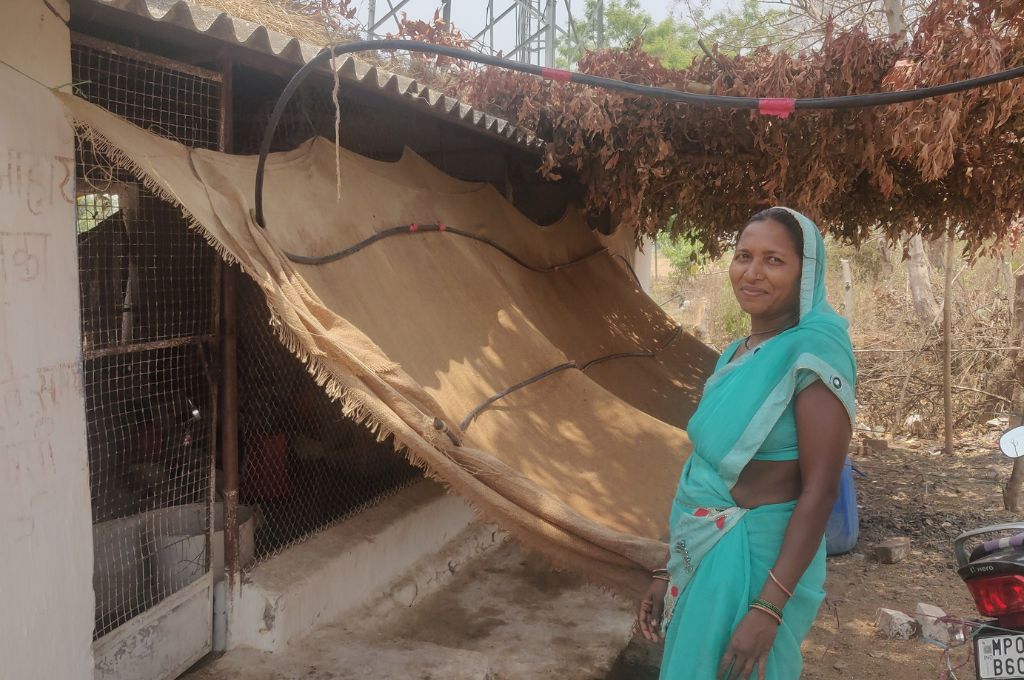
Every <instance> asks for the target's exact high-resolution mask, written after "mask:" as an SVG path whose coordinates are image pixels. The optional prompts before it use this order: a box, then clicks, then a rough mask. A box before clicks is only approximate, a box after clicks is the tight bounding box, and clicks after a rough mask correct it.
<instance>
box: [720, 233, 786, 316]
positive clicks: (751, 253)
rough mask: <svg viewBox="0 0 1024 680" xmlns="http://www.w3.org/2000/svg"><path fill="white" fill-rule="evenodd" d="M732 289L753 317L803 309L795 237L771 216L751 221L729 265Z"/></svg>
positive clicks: (783, 313)
mask: <svg viewBox="0 0 1024 680" xmlns="http://www.w3.org/2000/svg"><path fill="white" fill-rule="evenodd" d="M729 278H730V279H731V280H732V290H733V293H734V294H735V295H736V299H737V300H738V301H739V303H740V307H741V308H742V309H743V311H744V312H746V313H747V314H749V315H750V316H751V317H759V318H765V319H775V318H780V319H781V318H783V317H786V316H792V315H795V314H798V313H799V310H800V257H799V255H798V254H797V252H796V246H795V244H794V243H793V238H792V237H791V236H790V235H789V232H788V231H787V230H786V227H784V226H783V225H782V224H781V223H779V222H776V221H775V220H772V219H767V220H763V221H760V222H751V223H750V224H748V225H747V227H746V228H745V229H744V230H743V233H742V234H741V235H740V240H739V242H738V243H737V244H736V253H735V254H734V255H733V258H732V263H731V264H730V265H729Z"/></svg>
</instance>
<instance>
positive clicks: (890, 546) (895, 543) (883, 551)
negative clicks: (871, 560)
mask: <svg viewBox="0 0 1024 680" xmlns="http://www.w3.org/2000/svg"><path fill="white" fill-rule="evenodd" d="M874 554H875V559H876V560H878V561H879V562H881V563H882V564H896V563H897V562H902V561H903V560H905V559H907V557H908V556H909V555H910V539H909V538H907V537H906V536H893V537H892V538H887V539H885V540H884V541H882V542H881V543H878V544H876V545H875V551H874Z"/></svg>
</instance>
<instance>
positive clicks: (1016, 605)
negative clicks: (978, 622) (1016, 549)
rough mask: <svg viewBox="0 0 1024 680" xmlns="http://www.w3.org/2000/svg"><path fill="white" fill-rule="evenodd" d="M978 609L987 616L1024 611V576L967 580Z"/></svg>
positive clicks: (1015, 575)
mask: <svg viewBox="0 0 1024 680" xmlns="http://www.w3.org/2000/svg"><path fill="white" fill-rule="evenodd" d="M967 589H968V590H970V591H971V595H972V596H974V603H975V604H976V605H978V611H979V612H981V613H982V614H984V615H985V616H1003V615H1004V614H1012V613H1015V612H1020V611H1024V576H1021V575H1017V574H1014V575H1012V576H990V577H984V578H973V579H971V580H969V581H967Z"/></svg>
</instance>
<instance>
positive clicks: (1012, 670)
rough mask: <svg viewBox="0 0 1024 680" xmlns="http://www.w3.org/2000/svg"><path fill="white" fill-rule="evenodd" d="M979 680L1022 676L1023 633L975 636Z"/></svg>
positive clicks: (1023, 672)
mask: <svg viewBox="0 0 1024 680" xmlns="http://www.w3.org/2000/svg"><path fill="white" fill-rule="evenodd" d="M974 651H975V653H976V654H977V655H978V679H979V680H1011V679H1013V678H1024V635H995V636H993V637H984V638H977V639H975V641H974Z"/></svg>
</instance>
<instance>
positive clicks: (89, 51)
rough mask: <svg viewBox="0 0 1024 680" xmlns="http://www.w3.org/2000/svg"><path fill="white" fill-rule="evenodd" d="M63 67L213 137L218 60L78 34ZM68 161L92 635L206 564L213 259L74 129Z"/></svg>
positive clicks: (160, 118) (98, 95) (193, 137)
mask: <svg viewBox="0 0 1024 680" xmlns="http://www.w3.org/2000/svg"><path fill="white" fill-rule="evenodd" d="M154 59H156V58H154ZM72 68H73V78H74V81H75V82H76V83H77V88H78V92H79V94H80V95H81V96H83V97H85V98H86V99H88V100H90V101H92V102H93V103H95V104H98V105H100V106H103V107H104V108H106V109H108V110H110V111H112V112H114V113H116V114H118V115H120V116H123V117H125V118H126V119H128V120H130V121H132V122H134V123H136V124H138V125H140V126H142V127H145V128H148V129H150V130H151V131H153V132H156V133H158V134H161V135H164V136H167V137H171V138H174V139H176V140H178V141H180V142H182V143H185V144H188V145H190V146H195V147H205V148H216V147H217V146H218V139H219V130H220V113H219V111H220V88H221V86H220V83H219V81H218V78H217V76H216V74H209V75H204V74H202V73H199V72H198V71H197V70H195V69H192V68H191V67H187V66H184V65H182V66H181V67H180V68H176V67H175V66H174V65H173V64H170V63H167V62H162V61H159V60H151V59H148V58H147V56H146V55H140V54H137V53H134V52H132V51H130V50H127V49H125V48H121V47H118V46H110V47H109V49H104V47H103V46H102V45H98V44H97V43H96V41H91V40H90V39H86V38H76V40H75V42H74V43H73V47H72ZM76 161H77V184H76V186H77V197H76V198H77V209H78V210H77V220H76V229H77V234H78V260H79V276H80V298H81V309H82V312H81V315H82V316H81V319H82V345H83V354H84V357H85V364H84V387H85V394H86V418H87V428H88V429H87V433H88V435H87V436H88V449H89V477H90V487H91V495H92V512H93V544H94V555H95V557H94V559H95V564H94V577H93V581H94V583H93V585H94V589H95V591H96V627H95V631H94V635H95V637H97V638H98V637H100V636H102V635H105V634H106V633H108V632H110V631H111V630H113V629H115V628H117V627H118V626H120V625H121V624H123V623H125V622H127V621H128V620H130V619H131V618H133V617H135V616H137V615H138V614H140V613H141V612H143V611H146V610H147V609H149V608H151V607H153V606H154V605H155V604H157V603H158V602H160V601H161V600H163V599H164V598H166V597H167V596H169V595H171V594H172V593H174V592H176V591H178V590H180V589H181V588H183V587H185V586H186V585H188V584H189V583H191V582H193V581H195V580H196V579H198V578H199V577H200V576H202V575H203V574H204V573H206V572H207V571H208V570H209V559H208V555H209V550H208V533H209V520H210V506H211V500H212V491H211V476H212V475H211V471H212V466H213V463H212V460H213V451H214V439H215V438H214V432H215V430H214V427H213V423H214V422H215V418H216V384H215V381H214V378H213V375H214V370H213V361H214V358H215V356H216V329H217V324H216V319H217V315H218V311H217V296H216V295H215V290H216V286H217V276H216V273H215V272H216V265H217V260H216V254H215V253H214V252H213V250H212V249H211V248H210V247H209V246H208V245H207V244H206V243H205V242H204V241H203V239H202V238H201V237H199V236H198V235H197V234H195V233H193V232H191V231H189V230H188V229H187V228H186V225H185V222H184V220H183V218H182V216H181V213H180V211H179V210H178V209H177V208H176V207H174V206H172V205H170V204H168V203H166V202H164V201H162V200H160V199H158V198H157V197H155V196H154V195H153V194H152V193H150V192H149V191H147V190H146V188H145V187H144V186H143V185H142V183H141V182H140V181H139V178H137V177H135V176H133V175H132V174H130V173H127V172H124V171H121V170H117V169H115V168H114V166H113V164H112V163H111V162H110V161H109V160H108V159H106V158H104V157H103V155H102V154H101V153H99V152H98V151H97V150H96V149H94V148H92V147H91V146H90V145H89V144H88V142H87V141H86V140H84V139H79V140H78V148H77V158H76Z"/></svg>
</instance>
